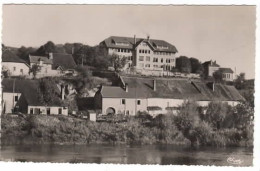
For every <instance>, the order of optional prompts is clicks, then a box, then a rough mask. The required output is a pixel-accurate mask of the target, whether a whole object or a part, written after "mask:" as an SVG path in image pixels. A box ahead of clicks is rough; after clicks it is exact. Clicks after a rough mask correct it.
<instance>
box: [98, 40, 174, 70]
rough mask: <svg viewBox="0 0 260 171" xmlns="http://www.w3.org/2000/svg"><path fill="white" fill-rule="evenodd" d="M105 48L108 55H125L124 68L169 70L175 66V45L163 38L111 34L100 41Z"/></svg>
mask: <svg viewBox="0 0 260 171" xmlns="http://www.w3.org/2000/svg"><path fill="white" fill-rule="evenodd" d="M100 45H101V46H104V47H105V48H106V49H107V53H108V55H113V54H115V55H118V56H119V57H126V58H127V59H128V63H127V65H126V66H125V69H127V68H131V67H134V68H135V69H136V70H147V71H151V72H152V71H159V72H160V71H170V70H171V69H172V68H173V67H175V54H176V53H177V52H178V51H177V49H176V47H175V46H174V45H172V44H170V43H168V42H166V41H164V40H156V39H150V38H149V37H147V38H146V39H143V38H136V37H135V36H134V37H132V38H131V37H117V36H111V37H109V38H107V39H105V40H104V41H102V42H101V43H100Z"/></svg>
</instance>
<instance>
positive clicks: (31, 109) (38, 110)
mask: <svg viewBox="0 0 260 171" xmlns="http://www.w3.org/2000/svg"><path fill="white" fill-rule="evenodd" d="M28 114H44V115H47V114H50V115H68V108H67V107H61V106H30V105H29V106H28Z"/></svg>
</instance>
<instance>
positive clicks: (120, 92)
mask: <svg viewBox="0 0 260 171" xmlns="http://www.w3.org/2000/svg"><path fill="white" fill-rule="evenodd" d="M122 79H123V80H124V82H125V83H127V84H128V92H126V91H125V90H124V89H123V88H121V87H115V86H114V87H112V86H103V87H102V89H101V94H102V96H103V97H105V98H171V99H192V100H196V101H197V100H199V101H208V100H221V101H237V100H243V99H244V98H243V97H242V96H241V95H240V94H239V92H238V91H237V90H236V89H235V87H233V86H227V85H221V84H215V90H214V91H212V89H210V87H209V86H207V84H206V83H202V82H196V83H194V82H190V81H188V80H184V79H156V90H155V91H154V90H153V79H151V78H134V77H122Z"/></svg>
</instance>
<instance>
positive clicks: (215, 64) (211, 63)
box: [202, 60, 220, 67]
mask: <svg viewBox="0 0 260 171" xmlns="http://www.w3.org/2000/svg"><path fill="white" fill-rule="evenodd" d="M202 65H204V66H213V67H220V66H219V65H218V64H217V62H216V61H212V60H211V61H206V62H204V63H203V64H202Z"/></svg>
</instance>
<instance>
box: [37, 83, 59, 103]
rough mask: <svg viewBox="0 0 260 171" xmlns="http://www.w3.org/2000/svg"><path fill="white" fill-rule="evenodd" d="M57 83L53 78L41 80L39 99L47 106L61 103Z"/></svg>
mask: <svg viewBox="0 0 260 171" xmlns="http://www.w3.org/2000/svg"><path fill="white" fill-rule="evenodd" d="M55 86H56V83H55V81H54V80H53V79H52V78H42V79H40V80H39V90H38V97H39V100H40V101H41V102H42V103H43V104H45V105H51V104H53V103H54V102H59V103H61V100H60V99H59V97H58V96H59V95H60V94H58V92H57V91H56V87H55Z"/></svg>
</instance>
